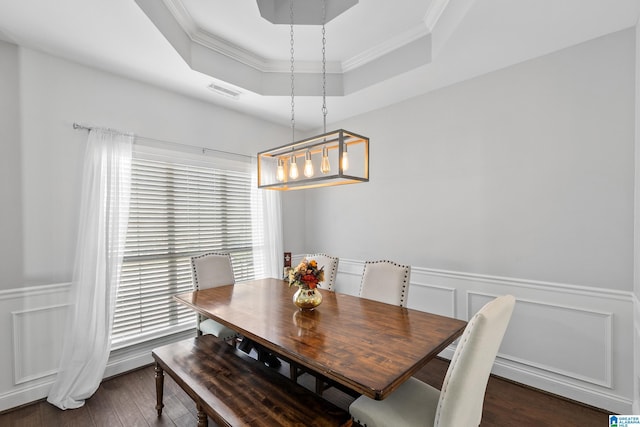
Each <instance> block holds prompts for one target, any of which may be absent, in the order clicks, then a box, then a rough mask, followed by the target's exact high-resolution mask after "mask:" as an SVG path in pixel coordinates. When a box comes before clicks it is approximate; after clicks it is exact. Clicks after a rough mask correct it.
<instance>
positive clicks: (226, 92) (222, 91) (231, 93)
mask: <svg viewBox="0 0 640 427" xmlns="http://www.w3.org/2000/svg"><path fill="white" fill-rule="evenodd" d="M207 87H208V88H209V89H211V90H212V91H213V92H215V93H217V94H218V95H222V96H226V97H227V98H231V99H236V100H237V99H238V98H240V92H238V91H237V90H233V89H229V88H227V87H224V86H220V85H217V84H215V83H211V84H210V85H209V86H207Z"/></svg>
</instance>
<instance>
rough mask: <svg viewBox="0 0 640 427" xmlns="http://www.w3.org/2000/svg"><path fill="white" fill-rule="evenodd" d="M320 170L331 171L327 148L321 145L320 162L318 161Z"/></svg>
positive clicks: (323, 171)
mask: <svg viewBox="0 0 640 427" xmlns="http://www.w3.org/2000/svg"><path fill="white" fill-rule="evenodd" d="M320 172H322V173H329V172H331V163H330V162H329V150H328V149H327V147H326V146H325V147H322V162H321V163H320Z"/></svg>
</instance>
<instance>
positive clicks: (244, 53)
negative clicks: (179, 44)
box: [164, 0, 449, 74]
mask: <svg viewBox="0 0 640 427" xmlns="http://www.w3.org/2000/svg"><path fill="white" fill-rule="evenodd" d="M448 2H449V0H434V2H433V3H432V5H433V4H434V3H438V4H439V6H438V8H437V9H436V8H433V7H431V6H430V8H429V11H428V12H427V14H429V13H430V11H431V10H434V12H431V13H432V14H434V13H436V10H437V16H436V15H434V16H435V19H436V20H437V18H438V17H439V16H440V15H441V14H442V10H444V7H446V5H447V3H448ZM164 3H165V5H166V6H167V8H168V9H169V11H170V12H171V14H172V15H173V16H174V18H175V19H176V21H177V22H178V24H179V25H180V27H181V28H182V29H183V31H184V32H185V33H186V34H187V36H188V37H189V38H190V39H191V40H192V41H193V42H195V43H198V44H200V45H201V46H204V47H206V48H208V49H211V50H212V51H213V52H216V53H218V54H221V55H224V56H226V57H228V58H230V59H233V60H234V61H238V62H240V63H242V64H244V65H248V66H250V67H252V68H254V69H256V70H258V71H260V72H264V73H288V72H289V71H290V66H291V64H290V62H289V61H283V60H270V59H267V58H265V57H263V56H261V55H258V54H256V53H255V52H252V51H250V50H247V49H244V48H242V47H240V46H237V45H236V44H234V43H231V42H230V41H228V40H225V39H223V38H221V37H218V36H216V35H215V34H212V33H210V32H208V31H206V30H204V29H202V28H200V27H199V26H198V25H197V24H196V22H195V20H194V19H193V17H192V16H191V15H190V14H189V12H188V11H187V9H186V8H185V7H184V4H183V2H182V0H164ZM431 20H433V18H432V19H431ZM429 32H430V30H429V27H428V25H427V24H426V17H425V24H421V25H418V26H416V27H414V28H410V29H409V30H407V31H405V32H404V33H402V34H400V35H398V36H396V37H393V38H391V39H389V40H387V41H385V42H384V43H381V44H379V45H377V46H374V47H372V48H370V49H367V50H366V51H363V52H361V53H359V54H357V55H354V56H352V57H351V58H348V59H346V60H344V61H342V62H339V61H328V62H327V64H326V65H327V72H328V73H335V74H342V73H346V72H348V71H351V70H354V69H356V68H359V67H362V66H365V65H366V64H367V63H369V62H371V61H374V60H376V59H378V58H380V57H383V56H385V55H387V54H388V53H390V52H393V51H395V50H397V49H400V48H402V47H403V46H406V45H407V44H409V43H411V42H413V41H415V40H417V39H419V38H422V37H425V36H427V35H428V34H429ZM295 71H296V73H318V72H321V71H322V63H321V61H296V62H295Z"/></svg>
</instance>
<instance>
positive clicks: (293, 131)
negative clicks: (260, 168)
mask: <svg viewBox="0 0 640 427" xmlns="http://www.w3.org/2000/svg"><path fill="white" fill-rule="evenodd" d="M289 18H290V19H291V26H290V30H289V35H290V37H291V41H290V44H291V50H290V52H291V142H295V140H296V115H295V101H294V90H293V89H294V84H293V83H294V79H295V77H294V75H293V63H294V55H293V53H294V50H293V0H291V2H290V4H289Z"/></svg>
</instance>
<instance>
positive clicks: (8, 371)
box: [0, 255, 640, 413]
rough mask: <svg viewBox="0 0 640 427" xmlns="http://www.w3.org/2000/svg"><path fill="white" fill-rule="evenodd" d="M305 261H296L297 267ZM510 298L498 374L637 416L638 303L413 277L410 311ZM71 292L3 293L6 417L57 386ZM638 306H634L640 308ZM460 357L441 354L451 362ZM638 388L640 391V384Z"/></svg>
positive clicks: (351, 284)
mask: <svg viewBox="0 0 640 427" xmlns="http://www.w3.org/2000/svg"><path fill="white" fill-rule="evenodd" d="M301 258H302V256H301V255H297V256H294V260H293V261H294V262H299V260H300V259H301ZM363 266H364V261H359V260H348V259H341V260H340V265H339V269H338V276H337V283H336V290H337V292H343V293H347V294H352V295H357V294H358V291H359V287H360V278H361V274H362V269H363ZM506 293H510V294H512V295H514V296H515V297H516V298H517V304H516V308H515V311H514V314H513V317H512V320H511V323H510V325H509V329H508V331H507V333H506V336H505V339H504V342H503V344H502V347H501V349H500V353H499V355H498V358H497V360H496V364H495V366H494V370H493V372H494V373H495V374H497V375H500V376H502V377H505V378H509V379H512V380H515V381H518V382H521V383H524V384H528V385H531V386H533V387H537V388H540V389H543V390H547V391H549V392H552V393H556V394H559V395H562V396H566V397H568V398H571V399H575V400H578V401H581V402H585V403H587V404H590V405H594V406H596V407H600V408H604V409H606V410H609V411H611V412H615V413H633V411H632V403H633V397H632V396H633V387H634V378H633V375H632V374H630V373H631V372H633V367H634V359H633V338H634V317H635V325H636V326H635V335H636V337H638V331H640V327H639V326H638V325H640V315H639V313H638V310H637V309H636V310H635V316H634V301H633V297H632V294H631V293H627V292H621V291H612V290H606V289H598V288H593V287H579V286H572V285H567V284H558V283H545V282H535V281H527V280H518V279H511V278H503V277H492V276H482V275H475V274H467V273H462V272H452V271H443V270H434V269H428V268H421V267H412V271H411V287H410V291H409V307H410V308H413V309H417V310H423V311H429V312H433V313H438V314H442V315H446V316H453V317H457V318H461V319H469V318H470V317H471V316H472V315H473V314H474V313H475V312H476V311H478V310H479V309H480V307H482V306H483V305H484V304H485V303H486V302H488V301H489V300H490V299H492V298H494V297H496V296H498V295H503V294H506ZM69 298H70V295H69V284H66V283H65V284H55V285H49V286H38V287H31V288H23V289H16V290H8V291H2V292H0V313H3V314H2V316H3V317H2V319H1V321H0V339H1V340H2V342H4V343H9V345H5V346H2V347H0V360H3V361H8V362H10V363H5V364H3V365H2V366H0V411H2V410H6V409H9V408H13V407H15V406H19V405H22V404H25V403H29V402H32V401H35V400H38V399H42V398H45V397H46V395H47V392H48V390H49V387H50V385H51V383H52V382H53V380H54V379H55V372H56V370H57V366H58V362H59V358H60V354H61V349H62V330H63V328H64V325H65V321H66V320H65V318H66V313H67V310H68V308H69ZM637 306H638V304H637V302H636V307H637ZM192 335H193V331H185V332H183V333H181V334H177V335H172V336H169V337H165V338H163V339H160V340H156V341H153V342H148V343H145V344H142V345H138V346H135V347H132V348H126V349H120V350H117V351H114V352H113V353H112V355H111V357H110V359H109V364H108V366H107V369H106V372H105V375H104V376H105V377H109V376H113V375H116V374H118V373H121V372H126V371H128V370H131V369H135V368H137V367H140V366H144V365H146V364H149V363H151V362H152V359H151V349H153V348H154V347H156V346H158V345H161V344H163V343H165V342H171V341H175V340H178V339H182V338H184V337H186V336H192ZM454 349H455V347H454V346H451V347H450V348H448V349H447V350H445V351H444V352H443V353H442V356H443V357H446V358H450V357H451V356H452V355H453V351H454ZM635 381H640V380H639V379H637V378H636V379H635Z"/></svg>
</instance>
